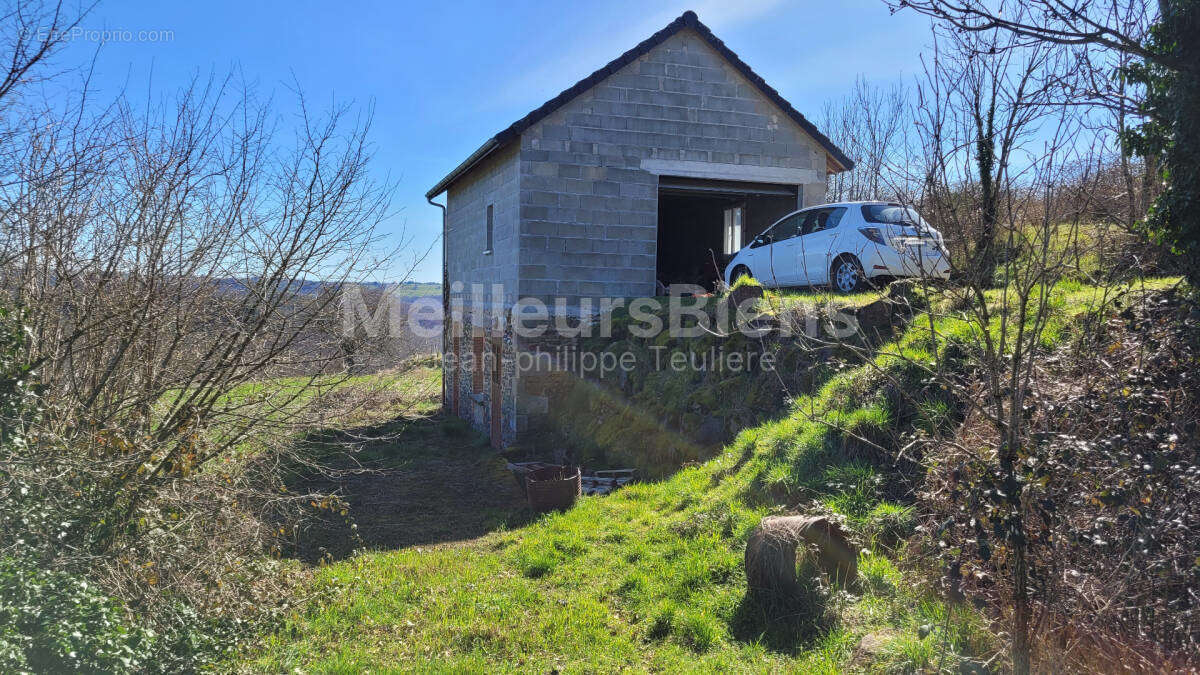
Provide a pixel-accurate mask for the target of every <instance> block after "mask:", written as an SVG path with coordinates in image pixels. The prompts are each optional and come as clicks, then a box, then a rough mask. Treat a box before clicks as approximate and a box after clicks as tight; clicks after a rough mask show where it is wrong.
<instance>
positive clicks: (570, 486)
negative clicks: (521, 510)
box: [525, 464, 581, 512]
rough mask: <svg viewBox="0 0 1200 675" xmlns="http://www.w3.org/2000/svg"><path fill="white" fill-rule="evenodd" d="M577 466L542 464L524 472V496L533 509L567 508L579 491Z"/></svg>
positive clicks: (570, 505)
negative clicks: (537, 467)
mask: <svg viewBox="0 0 1200 675" xmlns="http://www.w3.org/2000/svg"><path fill="white" fill-rule="evenodd" d="M580 475H581V474H580V471H579V468H578V467H575V468H570V467H566V466H562V465H557V464H555V465H550V466H544V467H541V468H539V469H535V470H533V471H530V472H529V473H527V474H525V496H526V497H528V498H529V506H530V508H532V509H533V510H534V511H538V512H541V511H552V510H556V509H557V510H562V509H569V508H571V507H572V506H574V505H575V500H576V499H578V498H579V493H580V491H581V481H580Z"/></svg>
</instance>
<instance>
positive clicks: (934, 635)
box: [247, 280, 1175, 673]
mask: <svg viewBox="0 0 1200 675" xmlns="http://www.w3.org/2000/svg"><path fill="white" fill-rule="evenodd" d="M1174 283H1175V280H1152V281H1149V282H1142V283H1141V284H1140V286H1139V289H1140V290H1139V291H1137V292H1142V291H1144V290H1147V289H1153V288H1161V287H1165V286H1168V285H1171V284H1174ZM1127 290H1128V289H1127ZM1110 292H1111V288H1110ZM1100 293H1101V292H1100V291H1099V290H1098V289H1096V288H1093V287H1090V286H1086V285H1084V284H1081V283H1077V282H1064V283H1061V284H1059V285H1058V286H1056V287H1055V288H1054V289H1053V292H1052V293H1051V295H1050V297H1049V298H1048V300H1049V302H1050V303H1052V305H1053V306H1054V307H1055V312H1054V314H1053V317H1052V321H1051V324H1050V325H1049V326H1048V327H1047V330H1046V331H1045V335H1046V339H1045V344H1044V347H1045V348H1046V349H1048V350H1050V349H1055V348H1056V347H1058V346H1059V345H1062V344H1065V343H1066V342H1067V341H1069V340H1070V339H1071V338H1072V335H1073V333H1074V331H1075V327H1076V326H1077V325H1078V320H1079V317H1081V316H1083V315H1084V314H1086V313H1087V312H1089V311H1090V310H1091V309H1092V307H1093V306H1094V305H1095V303H1096V302H1097V301H1098V299H1099V298H1100ZM990 300H991V301H992V302H1001V301H1002V299H1001V296H1000V295H999V294H998V293H997V294H996V295H994V296H991V297H990ZM934 321H936V322H937V327H938V329H939V330H938V333H939V334H941V335H943V336H948V337H946V338H945V339H946V340H947V342H946V343H945V344H942V345H939V348H941V349H943V350H944V351H949V352H951V353H954V354H957V356H954V357H952V358H955V359H957V360H958V363H960V364H961V365H962V367H963V368H964V369H965V368H966V367H967V363H968V356H969V354H970V351H971V349H972V346H971V345H972V341H973V340H974V339H977V336H973V335H971V333H970V330H969V326H968V324H967V323H966V322H964V321H962V320H961V319H960V318H956V316H955V314H954V313H953V312H952V311H950V312H945V313H938V315H937V316H936V317H935V319H934ZM929 326H930V324H929V319H928V318H927V317H924V316H921V317H918V318H917V319H916V320H914V321H913V322H912V323H911V324H910V326H909V328H908V329H907V330H906V331H904V332H903V333H902V334H901V335H899V336H898V337H896V338H895V339H894V340H893V341H892V342H890V343H888V344H885V345H882V346H880V347H879V348H878V349H877V351H876V356H875V357H874V358H873V360H871V361H870V362H868V363H864V364H862V365H860V366H858V367H856V368H847V369H843V370H840V371H832V372H828V373H825V374H823V375H822V377H821V378H819V379H818V380H817V381H814V382H813V383H812V385H811V386H810V387H809V388H808V389H807V390H806V391H804V392H802V393H800V394H799V395H798V396H796V397H795V398H794V399H793V400H792V401H791V404H790V406H789V407H788V408H787V409H786V410H785V411H784V412H783V413H782V414H781V415H779V416H778V417H777V418H776V419H772V420H769V421H766V422H764V423H762V424H759V425H757V426H754V427H752V428H747V429H744V430H742V431H741V432H740V433H739V434H738V435H737V436H736V438H735V439H734V440H733V441H732V442H731V443H729V444H728V445H726V446H725V447H724V448H723V449H722V450H721V451H720V452H719V454H718V455H717V456H716V457H715V458H713V459H711V460H709V461H707V462H704V463H703V464H700V465H695V466H690V467H687V468H683V469H681V470H679V471H677V472H676V473H674V474H673V475H671V476H670V477H668V478H666V479H664V480H661V481H659V482H650V483H643V484H639V485H635V486H632V487H629V488H627V489H624V490H621V491H619V492H617V493H615V494H613V495H611V496H608V497H585V498H582V499H581V501H580V503H579V504H578V505H577V506H576V507H575V508H573V509H571V510H569V511H567V512H565V513H557V514H549V515H545V516H541V517H539V518H536V519H534V520H530V519H529V518H530V517H529V514H528V513H527V512H525V511H524V510H523V508H522V507H521V506H520V504H519V502H515V501H514V502H512V503H511V509H509V510H508V511H507V512H505V511H504V509H500V510H497V511H495V512H494V513H492V521H493V526H492V531H490V532H488V533H487V534H484V535H482V536H475V534H477V532H472V533H470V534H469V535H468V536H466V537H464V538H463V539H462V540H458V541H455V540H453V539H454V538H453V537H444V536H443V537H439V538H436V540H435V539H434V538H431V539H430V540H429V542H430V543H428V544H425V545H408V546H405V547H402V548H398V549H394V550H385V549H386V548H387V547H386V545H385V544H384V542H376V543H375V546H376V547H377V548H378V549H379V550H370V551H367V552H364V553H361V554H359V555H355V556H352V557H349V558H347V559H344V560H341V561H339V562H336V563H333V564H329V565H326V566H322V567H321V568H319V569H318V570H317V571H316V572H315V573H314V576H313V580H312V588H313V590H314V594H313V596H312V599H311V600H310V601H308V602H307V603H306V604H304V605H303V606H302V607H300V608H298V609H297V610H296V611H295V613H294V614H293V615H292V617H291V619H290V620H289V621H288V623H287V625H286V626H285V627H283V628H282V629H281V630H279V631H278V632H277V633H275V634H274V635H272V636H271V637H270V638H269V639H267V640H266V642H265V643H264V644H263V645H261V648H260V649H259V650H257V651H256V652H255V653H252V654H249V655H247V658H248V661H247V665H248V667H250V668H252V669H255V670H259V669H265V670H273V671H282V670H292V669H296V668H298V669H301V670H303V671H305V672H345V671H351V670H363V669H370V670H372V671H390V670H396V669H405V670H408V669H418V670H433V671H480V670H488V671H520V672H535V671H537V672H550V671H569V672H584V671H596V670H617V669H622V668H632V669H634V670H671V671H676V670H680V671H695V670H718V669H720V670H735V671H763V670H789V671H797V672H806V673H808V672H843V671H848V670H849V671H857V670H870V671H879V672H912V671H916V670H927V669H934V668H937V669H946V670H953V671H956V672H957V671H958V670H959V669H960V668H966V669H971V668H983V667H984V663H985V662H987V661H988V660H989V659H991V658H992V657H993V656H994V655H995V654H996V653H997V651H998V650H999V649H1000V647H1001V641H1000V640H999V639H998V638H997V637H996V635H995V634H994V632H993V630H992V629H991V628H990V625H989V621H988V618H987V617H986V616H985V615H984V614H983V613H981V612H980V610H978V609H976V608H975V607H974V606H972V605H971V604H969V603H968V604H957V605H955V604H950V603H948V602H947V601H945V600H944V599H943V591H942V589H941V588H940V586H939V582H938V579H939V575H940V571H939V570H937V569H935V568H932V567H931V565H930V564H929V563H928V562H927V560H925V559H924V558H923V557H922V553H921V551H922V550H923V547H922V545H921V544H922V543H923V542H924V541H926V540H927V539H926V538H925V537H922V536H920V535H915V532H914V529H913V527H914V524H915V522H914V521H915V514H914V512H913V510H914V509H913V505H912V504H911V503H908V502H907V501H905V498H904V497H903V496H901V495H902V494H903V493H902V491H901V490H898V489H896V488H897V482H898V481H900V480H901V479H903V478H904V477H905V475H906V474H911V473H912V472H913V471H915V470H917V467H914V466H909V467H903V466H899V465H897V463H896V462H895V458H894V457H887V456H882V455H880V454H879V453H877V452H873V451H872V450H871V449H870V448H867V447H864V446H863V445H862V444H861V443H860V442H859V441H858V440H857V439H861V438H864V437H867V438H874V439H877V440H879V441H883V442H884V443H891V442H893V441H894V440H895V439H897V438H899V437H900V436H901V435H903V434H906V433H909V432H911V431H912V430H914V429H918V428H933V427H937V426H938V425H946V424H953V423H954V420H953V418H954V413H953V401H946V400H945V399H944V397H943V396H942V394H941V393H940V392H939V391H936V390H931V389H930V388H929V387H928V386H927V385H926V384H925V383H924V381H923V373H922V372H921V370H920V369H919V368H918V367H916V366H915V365H914V364H919V363H921V361H922V360H923V359H926V360H927V359H928V358H929V350H930V349H931V348H932V347H933V344H932V342H931V338H930V329H929ZM995 328H996V330H999V329H1000V328H999V327H998V326H997V327H995ZM954 346H957V349H950V350H946V348H947V347H954ZM901 357H903V358H901ZM426 376H427V377H436V374H434V373H432V372H430V373H428V374H427V375H426ZM896 382H899V383H903V384H904V386H905V387H907V388H908V390H909V391H910V393H915V394H916V395H917V396H918V397H924V401H925V402H926V403H927V405H915V406H914V405H911V404H906V403H904V402H902V401H899V400H898V399H897V398H896V397H895V396H892V395H890V393H889V392H890V390H889V383H896ZM422 423H423V424H425V425H427V426H426V427H425V431H424V432H422V434H423V435H422V436H421V437H420V441H419V443H418V445H419V448H420V449H419V451H418V450H415V449H414V447H413V446H411V445H406V444H404V443H400V444H396V445H392V446H381V447H378V448H376V450H375V453H376V454H375V455H373V456H376V457H379V458H380V460H381V461H383V462H394V463H398V464H403V463H408V465H409V466H412V462H413V461H414V457H415V458H416V460H415V461H417V462H418V463H419V462H421V461H425V460H421V459H420V458H421V457H438V458H439V460H440V461H448V462H451V463H456V466H459V467H462V468H468V467H471V468H473V469H474V470H476V471H480V472H482V473H483V474H485V475H490V476H492V478H493V479H494V480H495V481H504V480H505V479H506V477H504V476H502V475H501V472H499V471H498V470H497V469H498V463H499V462H500V461H501V460H499V459H498V458H495V457H494V456H492V455H491V454H490V453H489V452H488V451H487V450H486V449H485V448H484V447H483V444H482V443H481V442H480V443H474V444H465V445H464V444H462V443H461V442H460V441H454V442H449V441H447V440H446V439H456V438H459V437H460V436H459V435H460V434H462V433H466V432H463V431H462V429H461V426H460V425H459V424H458V422H457V421H455V420H445V419H438V418H434V419H428V420H425V421H424V422H422ZM414 452H416V453H417V454H416V455H414V454H413V453H414ZM910 477H911V476H910ZM473 489H486V483H485V484H484V485H483V486H476V487H474V488H473ZM466 497H467V495H456V494H452V493H448V494H446V495H445V501H446V503H445V504H443V505H441V506H439V505H437V504H432V503H428V502H422V503H421V504H420V506H421V508H423V509H425V513H427V516H428V517H427V525H425V526H428V527H433V524H434V523H437V522H439V521H440V520H442V519H443V518H444V515H443V514H442V513H441V511H442V510H445V509H453V508H454V507H453V503H454V501H455V500H456V499H465V498H466ZM405 498H406V497H405V495H404V494H396V495H395V499H396V500H398V501H401V502H402V501H403V500H404V499H405ZM349 501H350V503H351V506H352V508H353V504H354V499H353V497H351V499H350V500H349ZM795 510H802V511H806V512H824V513H829V514H832V515H834V516H835V517H837V518H839V519H841V520H842V521H843V522H844V523H846V524H847V526H848V527H849V528H850V530H851V531H852V532H853V535H854V539H855V543H856V544H857V545H858V546H860V547H861V548H862V553H861V556H860V559H859V570H860V579H859V581H858V582H857V583H855V584H854V585H852V586H851V587H848V588H838V587H834V588H832V589H829V588H826V587H824V586H823V585H821V584H818V583H817V582H816V581H815V580H811V581H810V586H809V588H808V590H807V592H806V593H804V594H802V597H800V598H798V599H794V600H792V601H791V602H790V603H783V604H778V603H776V604H771V605H769V606H768V605H763V604H762V603H761V602H760V601H758V600H755V599H754V598H753V597H751V596H748V595H747V594H746V587H745V577H744V573H743V571H742V556H743V550H744V546H745V542H746V539H747V536H748V534H749V533H750V531H751V530H752V529H753V528H754V527H755V526H756V525H757V524H758V522H759V521H760V520H761V519H762V518H763V517H764V516H766V515H769V514H774V513H780V512H785V511H786V512H792V511H795ZM411 526H412V527H414V528H418V530H419V528H421V527H423V525H422V524H421V519H419V518H418V519H417V520H416V521H414V522H413V523H412V524H411ZM906 539H908V540H909V542H910V545H905V544H904V543H903V542H904V540H906ZM898 542H899V543H898ZM810 579H812V578H811V577H810Z"/></svg>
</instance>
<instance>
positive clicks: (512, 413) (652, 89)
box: [427, 12, 853, 447]
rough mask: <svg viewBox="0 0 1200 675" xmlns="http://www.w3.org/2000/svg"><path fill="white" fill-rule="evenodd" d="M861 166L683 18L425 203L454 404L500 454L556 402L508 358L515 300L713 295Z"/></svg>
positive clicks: (466, 166)
mask: <svg viewBox="0 0 1200 675" xmlns="http://www.w3.org/2000/svg"><path fill="white" fill-rule="evenodd" d="M852 166H853V162H851V160H850V159H849V158H847V157H846V156H845V154H844V153H843V152H842V151H841V150H840V149H838V148H837V147H836V146H835V145H834V144H833V143H832V142H830V140H829V139H828V138H826V137H825V136H824V135H823V134H822V133H821V132H820V131H818V130H817V128H816V127H815V126H814V125H813V124H812V123H811V122H809V121H808V120H807V119H806V118H805V117H804V116H803V115H801V114H800V113H799V112H798V111H797V110H796V109H795V108H794V107H792V105H791V104H790V103H788V102H787V101H786V100H784V99H783V97H782V96H780V95H779V93H778V92H777V91H776V90H775V89H773V88H772V87H770V86H769V85H768V84H767V83H766V82H764V81H763V79H762V78H761V77H759V76H758V75H757V74H756V73H755V72H754V71H753V70H751V69H750V67H749V66H747V65H746V64H745V63H744V62H743V61H742V60H741V59H740V58H738V56H737V55H736V54H735V53H734V52H733V51H731V50H730V49H729V48H728V47H727V46H726V45H725V43H724V42H722V41H721V40H720V39H719V38H717V37H716V36H715V35H713V33H712V31H710V30H709V29H708V27H706V26H705V25H704V24H703V23H701V22H700V21H699V19H698V18H697V17H696V15H695V14H694V13H693V12H686V13H684V14H683V15H682V16H680V17H679V18H677V19H675V20H674V21H672V22H671V23H670V24H669V25H667V26H666V27H665V28H663V29H662V30H660V31H658V32H657V33H655V34H654V35H652V36H650V37H649V38H647V39H646V40H644V41H643V42H641V43H640V44H638V45H637V46H635V47H634V48H633V49H630V50H629V51H627V52H625V53H624V54H622V55H621V56H619V57H618V58H617V59H615V60H614V61H612V62H611V63H609V64H608V65H606V66H604V67H603V68H601V69H600V70H597V71H596V72H594V73H592V74H591V75H589V76H588V77H586V78H584V79H583V80H581V81H579V82H578V83H576V84H575V85H574V86H572V87H570V88H569V89H567V90H565V91H563V92H562V93H561V94H559V95H558V96H556V97H554V98H553V99H551V100H550V101H547V102H546V103H545V104H543V105H542V106H541V107H539V108H537V109H536V110H534V111H533V112H531V113H529V114H528V115H526V116H525V117H523V118H521V119H520V120H517V121H516V122H514V123H513V124H512V125H510V126H509V127H508V128H506V129H504V130H503V131H501V132H500V133H498V134H496V135H495V136H493V137H492V138H490V139H488V140H487V141H486V142H485V143H484V144H483V145H482V146H480V148H479V149H478V150H476V151H475V152H474V153H472V154H471V156H469V157H468V158H467V159H466V160H464V161H463V162H462V163H461V164H460V165H458V166H457V167H456V168H455V169H454V170H453V171H451V172H450V173H449V174H448V175H447V176H446V177H445V178H443V179H442V180H441V181H439V182H438V183H437V185H435V186H433V188H431V189H430V190H429V192H428V193H427V197H428V198H429V199H430V201H431V202H432V201H433V200H434V198H435V197H437V196H439V195H441V194H442V193H443V192H444V193H445V205H444V247H445V249H444V256H445V265H444V268H445V269H444V279H443V281H444V283H445V285H446V289H447V293H449V294H450V295H451V297H448V298H446V302H447V304H448V305H449V306H452V307H458V306H461V307H462V308H463V311H461V312H454V311H452V312H451V314H452V315H453V316H451V315H448V318H447V321H446V323H445V325H446V331H447V334H446V338H445V342H444V348H445V350H446V354H447V356H448V357H450V358H448V360H447V370H446V373H445V378H446V385H447V392H446V404H447V406H448V407H449V408H451V409H453V410H455V411H456V412H457V413H458V414H459V415H461V416H463V417H466V418H468V419H471V420H472V421H473V422H474V423H475V424H476V426H478V427H479V428H480V429H481V430H483V431H485V432H486V433H488V434H489V435H490V436H491V437H492V442H493V444H494V445H496V446H497V447H500V446H504V445H508V444H510V443H512V442H514V441H517V440H519V438H520V436H521V434H522V433H523V432H525V431H528V430H532V429H536V428H537V418H538V416H540V415H545V414H548V412H549V408H550V402H549V401H548V400H546V397H545V394H544V392H543V393H541V394H539V380H538V377H537V376H534V375H529V376H523V374H522V373H520V372H517V370H518V369H517V368H516V367H515V365H514V360H513V359H512V358H511V357H512V355H513V354H514V353H516V352H518V351H520V350H522V349H528V348H536V347H535V346H532V345H527V344H522V342H521V339H520V338H519V336H513V335H512V333H511V330H510V326H509V322H508V320H507V316H506V312H507V311H509V310H510V309H511V307H512V306H513V304H514V303H515V302H516V301H517V300H518V299H520V298H539V299H542V300H543V301H545V302H546V303H547V304H548V305H550V306H553V305H554V303H555V301H556V300H557V301H558V302H560V303H565V304H566V305H567V306H569V307H577V306H579V304H580V302H581V300H582V299H584V298H602V297H607V298H632V297H644V296H654V295H658V294H661V289H662V288H664V287H667V286H670V285H672V284H675V283H688V284H696V285H700V286H711V285H712V284H714V283H716V281H717V280H718V279H719V277H720V273H721V269H720V267H721V266H722V265H723V263H724V261H725V260H727V259H728V258H729V257H730V256H731V255H732V254H733V253H734V252H736V251H737V249H738V248H740V247H741V246H742V244H744V243H745V242H747V241H749V240H750V239H752V238H753V237H754V236H755V235H756V234H758V233H759V232H761V231H762V230H763V229H765V228H766V227H767V226H769V225H770V224H771V223H773V222H774V221H775V220H776V219H778V218H779V217H781V216H783V215H786V214H787V213H788V212H790V211H793V210H795V209H797V208H800V207H803V206H807V205H811V204H816V203H820V202H821V201H823V199H824V195H825V183H826V176H827V175H829V174H831V173H836V172H839V171H845V170H848V169H850V168H851V167H852ZM434 203H436V202H434ZM455 357H457V358H455ZM464 357H465V358H464ZM493 357H494V358H493ZM466 360H470V361H471V362H472V366H473V367H471V368H466V367H464V366H463V364H464V363H465V362H466ZM489 362H491V365H488V363H489Z"/></svg>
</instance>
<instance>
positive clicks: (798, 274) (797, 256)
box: [725, 202, 950, 293]
mask: <svg viewBox="0 0 1200 675" xmlns="http://www.w3.org/2000/svg"><path fill="white" fill-rule="evenodd" d="M946 255H947V254H946V246H945V242H944V241H943V240H942V235H941V233H939V232H938V231H937V230H935V229H933V228H932V227H930V226H929V223H926V222H925V220H924V219H922V218H921V216H920V214H918V213H917V212H916V211H914V210H913V209H912V208H910V207H907V206H904V205H901V204H897V203H895V202H842V203H838V204H823V205H821V206H814V207H810V208H807V209H802V210H800V211H796V212H794V213H789V214H788V215H786V216H784V217H783V218H780V219H779V220H778V221H776V222H775V224H774V225H772V226H771V227H769V228H767V229H766V230H764V231H763V232H762V234H760V235H758V236H757V237H755V238H754V240H753V241H751V242H750V243H749V244H747V245H746V246H745V247H744V248H743V249H742V250H740V251H738V252H737V254H736V255H735V256H734V257H733V259H732V260H730V261H729V264H728V265H727V266H726V267H725V282H726V283H728V284H732V283H733V282H734V281H735V280H736V279H737V278H738V277H740V276H742V275H748V276H750V277H753V278H754V279H756V280H758V282H759V283H761V284H762V285H763V286H767V287H771V288H777V287H780V286H819V285H830V286H832V287H833V288H834V289H836V290H838V291H841V292H843V293H849V292H852V291H857V290H861V289H863V288H864V287H866V285H867V284H868V282H869V281H870V280H871V279H875V278H879V277H888V278H895V277H921V276H923V277H933V278H938V279H946V278H948V277H949V276H950V261H949V260H948V259H947V257H946Z"/></svg>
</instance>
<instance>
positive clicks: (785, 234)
mask: <svg viewBox="0 0 1200 675" xmlns="http://www.w3.org/2000/svg"><path fill="white" fill-rule="evenodd" d="M804 218H805V212H804V211H801V212H799V213H793V214H791V215H790V216H787V217H786V218H784V219H782V220H780V221H779V222H778V223H776V224H775V226H774V227H772V228H771V235H772V241H771V243H770V245H769V246H765V247H764V248H766V249H767V250H766V251H763V252H761V253H759V258H760V260H762V261H763V262H762V263H761V266H762V267H763V268H764V269H766V271H767V278H768V279H770V281H771V285H772V286H794V285H796V284H799V283H803V281H802V277H801V275H800V270H799V263H800V255H801V249H800V245H799V244H800V237H799V234H800V227H801V225H802V223H803V222H804Z"/></svg>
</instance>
